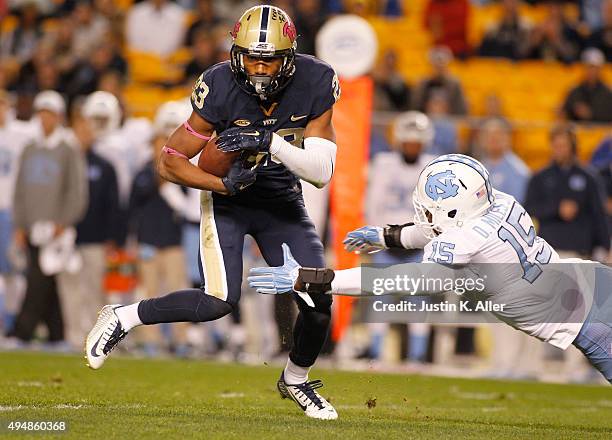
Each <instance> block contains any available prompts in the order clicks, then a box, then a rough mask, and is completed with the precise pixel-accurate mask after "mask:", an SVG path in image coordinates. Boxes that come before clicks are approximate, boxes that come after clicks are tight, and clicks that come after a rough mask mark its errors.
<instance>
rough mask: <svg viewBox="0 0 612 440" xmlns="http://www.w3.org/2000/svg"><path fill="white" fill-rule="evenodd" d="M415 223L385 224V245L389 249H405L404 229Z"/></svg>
mask: <svg viewBox="0 0 612 440" xmlns="http://www.w3.org/2000/svg"><path fill="white" fill-rule="evenodd" d="M413 225H414V223H412V222H409V223H404V224H403V225H387V226H385V229H384V232H383V237H384V238H385V246H387V247H388V248H389V249H391V248H396V249H405V248H404V245H403V244H402V229H404V228H405V227H406V226H413Z"/></svg>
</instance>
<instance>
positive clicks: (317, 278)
mask: <svg viewBox="0 0 612 440" xmlns="http://www.w3.org/2000/svg"><path fill="white" fill-rule="evenodd" d="M335 276H336V274H335V272H334V271H333V270H332V269H325V268H314V267H300V269H299V273H298V278H297V280H296V281H295V286H294V287H295V290H296V291H298V292H307V293H327V292H329V291H330V290H331V283H332V281H333V280H334V277H335Z"/></svg>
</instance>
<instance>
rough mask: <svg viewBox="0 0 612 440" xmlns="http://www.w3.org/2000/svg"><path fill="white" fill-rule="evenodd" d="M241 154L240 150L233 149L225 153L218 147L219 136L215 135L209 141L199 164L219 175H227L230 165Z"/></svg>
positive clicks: (211, 172)
mask: <svg viewBox="0 0 612 440" xmlns="http://www.w3.org/2000/svg"><path fill="white" fill-rule="evenodd" d="M239 156H240V151H232V152H231V153H224V152H223V151H219V150H218V149H217V138H216V137H214V138H212V139H211V140H209V141H208V143H207V144H206V146H205V147H204V149H203V150H202V153H200V159H199V160H198V166H199V167H200V168H201V169H202V170H203V171H206V172H207V173H210V174H213V175H215V176H217V177H225V176H227V173H228V172H229V169H230V167H231V166H232V164H233V163H234V161H236V159H238V157H239Z"/></svg>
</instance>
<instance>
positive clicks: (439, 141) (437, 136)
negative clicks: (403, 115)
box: [426, 90, 458, 156]
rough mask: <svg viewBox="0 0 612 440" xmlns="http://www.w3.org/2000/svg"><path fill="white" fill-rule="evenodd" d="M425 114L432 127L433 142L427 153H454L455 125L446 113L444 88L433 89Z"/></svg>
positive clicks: (436, 154) (456, 149) (455, 146)
mask: <svg viewBox="0 0 612 440" xmlns="http://www.w3.org/2000/svg"><path fill="white" fill-rule="evenodd" d="M426 110H427V116H429V117H430V118H431V121H432V124H433V127H434V137H433V142H432V143H431V145H430V146H429V148H428V149H427V152H428V153H429V154H433V155H434V156H439V155H441V154H449V153H456V152H457V151H458V134H457V126H456V125H455V123H454V122H453V120H452V119H451V118H449V115H448V97H447V96H446V92H445V91H444V90H436V91H434V92H433V93H432V94H431V95H430V97H429V101H428V102H427V106H426Z"/></svg>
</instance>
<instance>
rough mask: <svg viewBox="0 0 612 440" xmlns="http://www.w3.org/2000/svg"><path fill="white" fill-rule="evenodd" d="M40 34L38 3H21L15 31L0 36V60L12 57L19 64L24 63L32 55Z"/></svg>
mask: <svg viewBox="0 0 612 440" xmlns="http://www.w3.org/2000/svg"><path fill="white" fill-rule="evenodd" d="M42 34H43V32H42V27H41V20H40V16H39V11H38V2H36V1H35V0H30V1H26V2H23V3H22V6H21V7H20V8H19V9H18V11H17V25H16V26H15V29H13V31H12V32H10V33H8V34H6V35H4V34H2V35H1V38H0V58H1V59H6V58H11V57H14V58H16V59H17V62H19V63H24V62H26V61H27V60H29V59H30V58H31V57H32V55H33V54H34V50H35V49H36V45H37V43H38V40H40V38H41V37H42Z"/></svg>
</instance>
